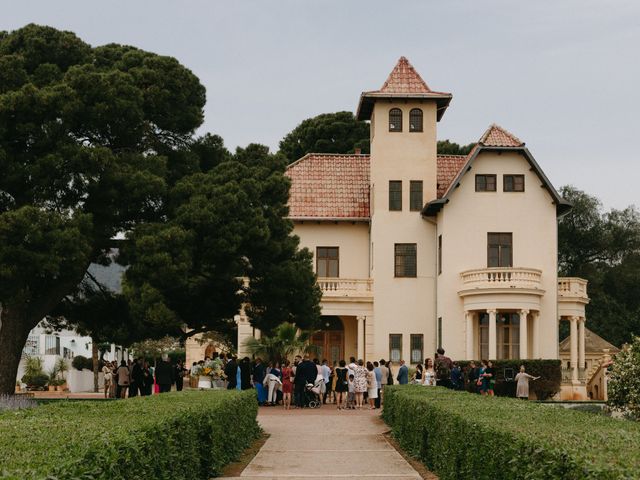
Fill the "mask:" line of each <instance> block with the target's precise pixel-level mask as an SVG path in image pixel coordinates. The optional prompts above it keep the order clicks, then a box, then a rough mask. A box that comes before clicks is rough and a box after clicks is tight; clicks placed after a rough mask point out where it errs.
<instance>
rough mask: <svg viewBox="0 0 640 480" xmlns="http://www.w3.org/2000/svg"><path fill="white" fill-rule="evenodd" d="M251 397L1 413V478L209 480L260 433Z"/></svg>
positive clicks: (206, 396) (193, 396) (193, 394)
mask: <svg viewBox="0 0 640 480" xmlns="http://www.w3.org/2000/svg"><path fill="white" fill-rule="evenodd" d="M257 409H258V407H257V403H256V400H255V392H254V391H245V392H239V391H235V390H234V391H215V392H214V391H205V392H198V391H189V392H173V393H166V394H162V395H155V396H152V397H137V398H132V399H127V400H117V401H83V402H66V401H61V402H57V403H52V404H47V405H42V406H39V407H37V408H33V409H30V410H21V411H18V412H5V413H2V414H0V479H3V480H9V479H10V480H18V479H20V480H25V479H26V480H44V479H52V478H55V479H58V480H63V479H68V480H71V479H74V480H75V479H87V480H88V479H97V480H101V479H105V480H106V479H108V480H115V479H125V478H134V477H135V478H154V479H172V480H173V479H176V480H178V479H190V480H197V479H208V478H211V477H213V476H215V475H217V474H219V473H220V472H221V469H222V467H223V466H224V465H226V464H227V463H229V462H230V461H232V460H233V459H235V458H237V457H238V456H239V454H240V453H241V452H242V451H243V450H244V449H245V448H246V447H247V446H249V444H250V443H251V442H252V440H253V439H255V438H256V437H257V435H258V434H259V428H258V424H257V423H256V415H257Z"/></svg>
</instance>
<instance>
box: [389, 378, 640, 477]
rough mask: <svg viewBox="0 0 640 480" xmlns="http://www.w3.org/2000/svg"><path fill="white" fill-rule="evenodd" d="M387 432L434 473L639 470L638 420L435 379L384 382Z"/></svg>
mask: <svg viewBox="0 0 640 480" xmlns="http://www.w3.org/2000/svg"><path fill="white" fill-rule="evenodd" d="M383 418H384V420H385V421H386V422H387V423H388V424H389V425H390V427H391V429H392V433H393V435H394V437H395V438H396V439H397V440H398V442H399V443H400V445H401V446H402V447H403V448H404V449H405V450H406V451H408V452H409V453H410V454H411V455H413V456H415V457H417V458H419V459H420V460H421V461H422V462H423V463H424V464H425V465H426V466H427V467H428V468H429V469H431V470H432V471H434V472H435V473H436V474H437V475H438V476H439V477H440V479H441V480H448V479H451V480H453V479H456V480H458V479H460V480H465V479H470V480H471V479H474V480H475V479H500V480H501V479H504V480H507V479H516V480H517V479H566V480H578V479H600V480H608V479H631V478H640V424H638V423H635V422H626V421H622V420H617V419H612V418H608V417H605V416H600V415H592V414H587V413H581V412H577V411H572V410H568V409H564V408H559V407H554V406H552V405H547V404H539V403H534V402H526V401H522V400H516V399H509V398H495V397H494V398H491V397H481V396H479V395H473V394H470V393H467V392H456V391H453V390H447V389H444V388H440V387H435V388H434V387H422V386H414V385H402V386H395V385H394V386H391V387H386V388H385V392H384V411H383Z"/></svg>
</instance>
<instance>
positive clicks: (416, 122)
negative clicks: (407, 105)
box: [409, 108, 422, 132]
mask: <svg viewBox="0 0 640 480" xmlns="http://www.w3.org/2000/svg"><path fill="white" fill-rule="evenodd" d="M409 131H410V132H421V131H422V110H420V109H419V108H413V109H411V111H410V112H409Z"/></svg>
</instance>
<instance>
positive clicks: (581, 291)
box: [558, 277, 589, 303]
mask: <svg viewBox="0 0 640 480" xmlns="http://www.w3.org/2000/svg"><path fill="white" fill-rule="evenodd" d="M587 283H588V282H587V280H585V279H584V278H578V277H558V301H559V302H562V301H565V302H566V301H581V300H582V301H584V302H585V303H587V302H588V301H589V296H588V295H587Z"/></svg>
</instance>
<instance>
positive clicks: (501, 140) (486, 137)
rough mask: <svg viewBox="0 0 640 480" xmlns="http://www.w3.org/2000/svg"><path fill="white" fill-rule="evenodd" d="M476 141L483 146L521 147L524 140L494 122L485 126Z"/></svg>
mask: <svg viewBox="0 0 640 480" xmlns="http://www.w3.org/2000/svg"><path fill="white" fill-rule="evenodd" d="M478 143H480V144H482V145H484V146H485V147H522V146H524V142H523V141H521V140H520V139H519V138H518V137H516V136H515V135H514V134H513V133H511V132H508V131H507V130H505V129H504V128H502V127H501V126H499V125H496V124H495V123H494V124H492V125H491V126H490V127H489V128H487V130H486V132H484V134H483V135H482V137H480V140H478Z"/></svg>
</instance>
